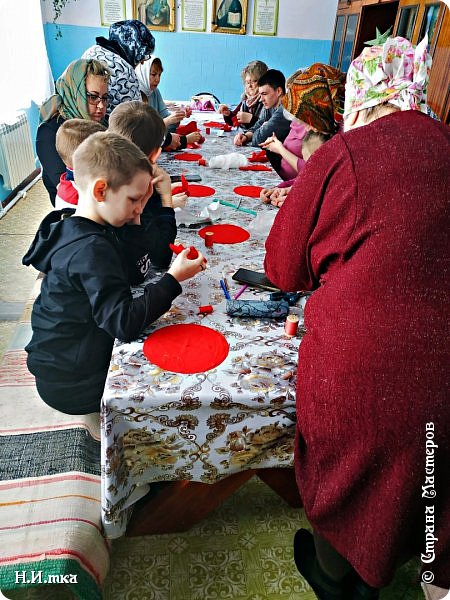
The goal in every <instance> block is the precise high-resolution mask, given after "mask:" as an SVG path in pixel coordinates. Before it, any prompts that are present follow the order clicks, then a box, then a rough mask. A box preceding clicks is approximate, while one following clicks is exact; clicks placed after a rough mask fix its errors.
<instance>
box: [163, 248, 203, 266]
mask: <svg viewBox="0 0 450 600" xmlns="http://www.w3.org/2000/svg"><path fill="white" fill-rule="evenodd" d="M169 248H170V249H171V250H172V252H173V253H174V254H180V252H183V250H184V249H185V247H184V246H183V244H169ZM186 258H188V259H189V260H195V259H196V258H198V251H197V249H196V248H194V246H189V253H188V255H187V257H186ZM204 260H205V262H207V261H206V258H205V259H204Z"/></svg>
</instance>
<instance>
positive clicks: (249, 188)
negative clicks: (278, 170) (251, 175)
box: [233, 185, 263, 198]
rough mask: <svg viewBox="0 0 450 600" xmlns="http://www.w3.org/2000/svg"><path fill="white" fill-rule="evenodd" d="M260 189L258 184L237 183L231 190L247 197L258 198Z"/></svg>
mask: <svg viewBox="0 0 450 600" xmlns="http://www.w3.org/2000/svg"><path fill="white" fill-rule="evenodd" d="M262 189H263V188H262V187H261V186H260V185H238V186H237V187H235V188H234V189H233V192H234V193H235V194H239V195H240V196H246V197H247V198H259V194H260V193H261V190H262Z"/></svg>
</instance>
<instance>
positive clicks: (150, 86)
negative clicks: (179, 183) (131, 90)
mask: <svg viewBox="0 0 450 600" xmlns="http://www.w3.org/2000/svg"><path fill="white" fill-rule="evenodd" d="M163 70H164V69H163V66H162V62H161V59H160V58H158V57H157V56H152V57H151V58H150V60H148V61H145V62H144V63H140V64H139V65H137V67H136V76H137V79H138V82H139V87H140V90H141V95H142V100H143V101H144V102H148V104H149V106H151V107H152V108H154V109H155V110H156V112H157V113H158V114H159V116H160V117H161V118H162V120H163V121H164V123H165V125H166V127H167V136H166V139H165V141H164V145H163V147H164V148H167V149H170V150H175V149H178V148H186V146H187V144H192V143H194V142H197V141H198V140H199V139H200V137H201V136H200V132H198V131H195V132H192V133H189V134H187V135H178V134H177V133H175V130H176V128H177V126H178V125H179V124H180V121H181V120H182V119H184V117H186V116H187V115H186V111H185V110H182V109H177V110H175V112H173V113H171V112H170V111H169V109H168V108H167V106H166V103H165V102H164V100H163V97H162V96H161V92H160V91H159V89H158V85H159V82H160V80H161V74H162V72H163Z"/></svg>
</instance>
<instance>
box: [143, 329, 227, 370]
mask: <svg viewBox="0 0 450 600" xmlns="http://www.w3.org/2000/svg"><path fill="white" fill-rule="evenodd" d="M143 350H144V354H145V356H146V357H147V359H148V360H149V361H150V362H151V363H153V364H155V365H157V366H158V367H160V368H161V369H164V371H169V372H172V373H185V374H193V373H204V372H205V371H209V370H211V369H214V368H215V367H218V366H219V365H220V364H221V363H222V362H223V361H224V360H225V359H226V357H227V356H228V352H229V350H230V347H229V345H228V342H227V340H226V338H225V337H224V336H223V335H222V334H221V333H219V332H218V331H215V330H214V329H211V328H210V327H205V326H204V325H196V324H193V323H190V324H182V325H168V326H167V327H162V328H161V329H157V330H156V331H155V332H153V333H151V334H150V335H149V336H148V337H147V339H146V340H145V342H144V348H143Z"/></svg>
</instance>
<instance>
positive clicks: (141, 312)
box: [23, 132, 205, 414]
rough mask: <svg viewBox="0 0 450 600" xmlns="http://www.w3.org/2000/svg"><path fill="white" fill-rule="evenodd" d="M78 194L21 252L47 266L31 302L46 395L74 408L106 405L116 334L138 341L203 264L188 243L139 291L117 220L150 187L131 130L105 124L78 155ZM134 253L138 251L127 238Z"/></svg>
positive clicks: (34, 357)
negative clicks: (70, 209) (68, 212)
mask: <svg viewBox="0 0 450 600" xmlns="http://www.w3.org/2000/svg"><path fill="white" fill-rule="evenodd" d="M73 167H74V176H75V183H76V186H77V189H78V191H79V200H78V206H77V209H76V212H75V214H74V215H73V216H71V217H69V218H65V219H61V218H60V216H61V213H59V212H58V211H56V212H53V213H51V214H50V215H49V216H48V217H46V219H44V221H43V222H42V224H41V226H40V229H39V231H38V233H37V234H36V237H35V239H34V241H33V243H32V245H31V247H30V249H29V250H28V252H27V254H26V255H25V256H24V258H23V264H25V265H33V266H34V267H35V268H36V269H38V270H40V271H42V272H43V273H45V278H44V279H43V282H42V287H41V293H40V295H39V297H38V298H37V299H36V302H35V303H34V306H33V312H32V317H31V324H32V328H33V337H32V339H31V341H30V343H29V344H28V345H27V347H26V351H27V352H28V360H27V364H28V368H29V370H30V371H31V373H33V375H35V377H36V386H37V389H38V392H39V395H40V396H41V398H42V399H43V400H44V402H46V403H47V404H48V405H50V406H52V407H53V408H56V409H58V410H61V411H62V412H65V413H68V414H85V413H90V412H95V411H98V410H99V409H100V400H101V397H102V393H103V388H104V384H105V380H106V375H107V371H108V366H109V362H110V359H111V352H112V346H113V342H114V338H120V339H122V340H132V339H135V338H136V337H138V335H139V334H140V333H141V331H142V330H143V329H144V328H145V327H146V326H147V325H149V324H150V323H152V322H153V321H154V320H156V319H158V318H159V317H160V316H161V315H162V314H164V313H165V312H166V311H167V310H168V309H169V308H170V306H171V303H172V301H173V300H174V298H175V297H176V296H178V295H179V294H180V293H181V291H182V290H181V286H180V283H179V282H181V281H184V280H185V279H189V278H190V277H193V276H194V275H195V274H196V273H199V272H200V271H201V270H203V269H204V268H205V261H204V259H203V256H202V254H199V256H198V258H196V259H195V260H188V259H187V253H188V252H189V250H184V251H183V252H182V253H181V254H179V255H178V256H177V258H176V259H175V260H174V262H173V263H172V265H171V267H170V269H169V270H168V272H167V273H166V274H165V275H163V277H162V278H161V279H160V280H159V281H158V282H157V283H155V284H148V285H147V286H146V287H145V288H144V293H143V294H142V296H140V297H138V298H133V296H132V294H131V290H130V284H129V276H128V270H127V264H126V263H127V260H126V258H125V256H124V245H123V243H121V242H119V241H118V238H117V229H118V228H122V227H123V226H124V225H125V224H127V223H132V222H135V221H136V219H137V218H138V217H139V215H140V214H141V213H142V211H143V209H144V206H145V204H146V202H147V199H148V197H149V196H150V195H151V193H152V189H153V180H152V167H151V165H150V163H149V161H148V159H147V157H146V156H145V155H144V154H143V153H142V152H141V151H140V150H139V149H138V148H137V147H136V146H135V145H134V144H133V143H131V142H130V141H129V140H127V139H125V138H124V137H123V136H120V135H117V134H114V133H110V132H101V133H96V134H93V135H91V136H90V137H88V138H87V139H86V140H85V141H84V142H83V143H82V144H81V145H80V146H79V148H78V149H77V150H76V152H75V154H74V164H73ZM127 252H132V248H131V246H127Z"/></svg>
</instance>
